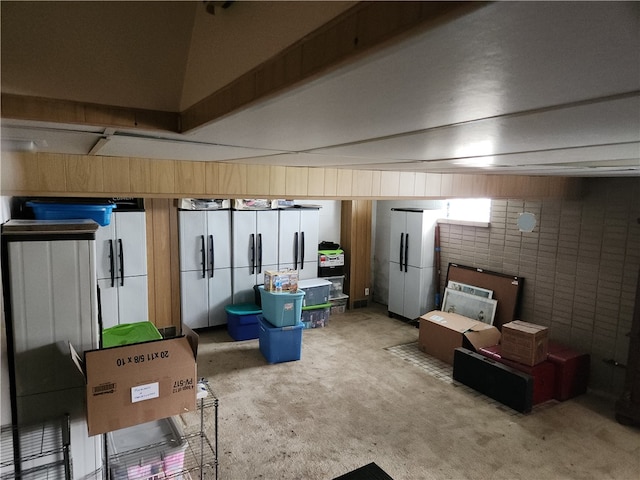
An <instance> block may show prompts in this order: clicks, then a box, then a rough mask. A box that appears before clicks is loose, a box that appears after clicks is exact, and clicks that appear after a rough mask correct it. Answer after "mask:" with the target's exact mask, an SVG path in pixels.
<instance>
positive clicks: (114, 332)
mask: <svg viewBox="0 0 640 480" xmlns="http://www.w3.org/2000/svg"><path fill="white" fill-rule="evenodd" d="M161 339H162V335H161V334H160V332H159V331H158V329H157V328H156V326H155V325H154V324H153V323H151V322H136V323H123V324H122V325H116V326H115V327H109V328H105V329H104V330H103V331H102V347H103V348H109V347H119V346H121V345H131V344H133V343H142V342H148V341H150V340H161Z"/></svg>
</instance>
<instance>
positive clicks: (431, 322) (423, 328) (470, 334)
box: [418, 310, 500, 365]
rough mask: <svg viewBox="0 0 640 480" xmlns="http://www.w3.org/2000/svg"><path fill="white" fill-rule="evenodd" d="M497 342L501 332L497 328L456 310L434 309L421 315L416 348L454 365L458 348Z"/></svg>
mask: <svg viewBox="0 0 640 480" xmlns="http://www.w3.org/2000/svg"><path fill="white" fill-rule="evenodd" d="M499 341H500V331H499V330H498V329H497V328H496V327H494V326H492V325H488V324H486V323H483V322H480V321H479V320H474V319H472V318H467V317H463V316H462V315H458V314H457V313H449V312H442V311H440V310H433V311H431V312H429V313H425V314H424V315H422V316H421V317H420V332H419V334H418V347H419V348H420V350H422V351H423V352H425V353H428V354H429V355H431V356H433V357H435V358H438V359H440V360H442V361H443V362H446V363H448V364H449V365H453V354H454V351H455V349H456V348H457V347H464V348H468V349H470V350H474V351H478V349H480V348H482V347H490V346H492V345H497V344H498V342H499Z"/></svg>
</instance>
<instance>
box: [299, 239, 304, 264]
mask: <svg viewBox="0 0 640 480" xmlns="http://www.w3.org/2000/svg"><path fill="white" fill-rule="evenodd" d="M300 270H304V232H300Z"/></svg>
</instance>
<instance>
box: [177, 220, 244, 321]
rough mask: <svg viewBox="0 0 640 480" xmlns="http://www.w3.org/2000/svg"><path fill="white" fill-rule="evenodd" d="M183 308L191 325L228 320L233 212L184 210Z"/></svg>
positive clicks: (181, 224) (181, 226)
mask: <svg viewBox="0 0 640 480" xmlns="http://www.w3.org/2000/svg"><path fill="white" fill-rule="evenodd" d="M178 219H179V242H180V307H181V311H182V322H183V323H184V324H185V325H187V326H189V327H191V328H203V327H212V326H215V325H222V324H225V323H226V322H227V318H226V313H225V310H224V307H225V306H226V305H228V304H230V303H231V300H232V298H231V286H232V283H231V212H230V211H229V210H210V211H188V210H181V211H180V212H179V213H178Z"/></svg>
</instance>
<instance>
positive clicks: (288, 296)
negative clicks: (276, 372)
mask: <svg viewBox="0 0 640 480" xmlns="http://www.w3.org/2000/svg"><path fill="white" fill-rule="evenodd" d="M259 291H260V300H261V302H260V303H261V304H262V316H261V317H259V332H258V342H259V345H260V352H261V353H262V355H263V356H264V358H265V359H266V360H267V362H269V363H281V362H290V361H294V360H300V357H301V354H302V329H303V324H302V322H301V321H300V320H301V317H302V303H303V299H304V296H305V292H304V291H303V290H300V289H298V290H297V291H295V292H272V291H269V290H265V288H264V286H263V285H261V286H260V287H259Z"/></svg>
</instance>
